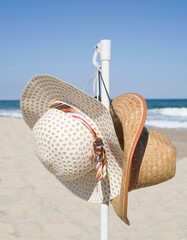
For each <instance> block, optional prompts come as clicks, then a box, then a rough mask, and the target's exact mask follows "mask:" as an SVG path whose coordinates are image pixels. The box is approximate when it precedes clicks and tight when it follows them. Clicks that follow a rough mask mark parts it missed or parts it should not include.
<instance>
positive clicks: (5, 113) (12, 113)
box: [0, 109, 22, 118]
mask: <svg viewBox="0 0 187 240" xmlns="http://www.w3.org/2000/svg"><path fill="white" fill-rule="evenodd" d="M0 117H14V118H22V114H21V110H20V109H14V110H4V109H0Z"/></svg>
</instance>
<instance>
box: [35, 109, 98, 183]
mask: <svg viewBox="0 0 187 240" xmlns="http://www.w3.org/2000/svg"><path fill="white" fill-rule="evenodd" d="M33 142H34V147H35V151H36V154H37V155H38V157H39V159H40V160H41V162H42V163H43V164H44V166H45V167H46V168H47V169H48V170H49V171H50V172H51V173H52V174H54V175H55V176H56V177H58V178H59V179H60V180H62V181H67V180H72V179H76V178H78V177H80V176H84V175H85V174H87V173H88V172H89V171H91V170H93V169H94V164H93V162H91V160H90V151H91V146H92V143H93V136H92V134H91V133H90V131H89V130H88V129H87V128H86V127H85V126H84V125H83V124H82V123H81V122H80V121H79V120H77V119H75V118H73V117H72V116H71V115H69V114H66V113H63V112H61V111H59V110H57V109H49V110H48V111H47V112H46V113H45V114H44V115H43V116H42V117H41V118H40V119H39V120H38V121H37V123H36V124H35V126H34V128H33Z"/></svg>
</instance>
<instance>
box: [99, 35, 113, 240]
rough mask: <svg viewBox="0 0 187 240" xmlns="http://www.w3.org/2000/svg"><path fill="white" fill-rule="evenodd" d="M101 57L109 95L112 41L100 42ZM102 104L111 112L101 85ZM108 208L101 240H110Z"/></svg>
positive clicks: (103, 213)
mask: <svg viewBox="0 0 187 240" xmlns="http://www.w3.org/2000/svg"><path fill="white" fill-rule="evenodd" d="M100 56H101V66H102V77H103V81H104V83H105V86H106V89H107V91H108V93H109V88H110V84H109V82H110V60H111V40H101V42H100ZM101 86H102V87H101V102H102V104H103V105H104V106H105V107H106V108H107V109H108V110H109V107H110V102H109V99H108V96H107V93H106V90H105V88H104V86H103V83H102V85H101ZM108 207H109V202H106V203H102V204H101V240H108V239H109V238H108Z"/></svg>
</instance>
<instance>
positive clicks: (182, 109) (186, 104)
mask: <svg viewBox="0 0 187 240" xmlns="http://www.w3.org/2000/svg"><path fill="white" fill-rule="evenodd" d="M146 102H147V109H148V111H147V119H146V126H148V127H155V128H168V129H187V99H146ZM0 117H13V118H22V114H21V110H20V101H19V100H0Z"/></svg>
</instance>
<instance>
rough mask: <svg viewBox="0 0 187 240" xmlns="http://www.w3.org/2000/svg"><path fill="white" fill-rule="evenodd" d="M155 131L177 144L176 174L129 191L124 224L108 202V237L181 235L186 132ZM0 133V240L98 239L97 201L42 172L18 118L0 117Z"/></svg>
mask: <svg viewBox="0 0 187 240" xmlns="http://www.w3.org/2000/svg"><path fill="white" fill-rule="evenodd" d="M161 131H162V132H164V133H165V134H166V135H167V136H168V137H169V138H170V139H171V140H172V142H173V143H174V144H175V145H176V147H177V150H178V155H177V172H176V175H175V177H174V178H173V179H172V180H170V181H168V182H165V183H162V184H160V185H157V186H152V187H149V188H145V189H139V190H136V191H133V192H131V193H130V194H129V209H128V215H129V219H130V221H131V226H130V227H129V226H127V225H125V224H124V223H123V222H122V221H121V220H120V219H119V218H118V217H117V215H116V214H115V212H114V211H113V209H112V206H111V205H110V208H109V236H110V238H109V239H110V240H114V239H115V240H117V239H119V240H125V239H126V240H134V239H142V240H144V239H145V240H148V239H149V240H150V239H151V240H158V239H159V240H166V239H167V240H168V239H169V240H187V187H186V183H187V131H182V130H166V129H162V130H161ZM0 135H1V138H0V240H18V239H19V240H31V239H32V240H40V239H41V240H44V239H45V240H60V239H65V240H66V239H67V240H69V239H70V240H72V239H81V240H84V239H100V205H97V204H91V203H87V202H85V201H83V200H80V199H78V198H77V197H75V196H74V195H72V194H71V193H70V192H69V191H68V190H66V189H65V187H63V185H62V184H60V182H59V181H58V180H57V179H56V178H55V177H54V176H53V175H51V174H50V173H48V171H47V170H46V169H45V168H44V167H43V165H42V164H41V163H40V161H39V160H38V159H37V157H36V156H35V154H34V151H33V147H32V140H31V131H30V129H29V128H28V127H27V126H26V124H25V123H24V121H23V120H22V119H15V118H0Z"/></svg>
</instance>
